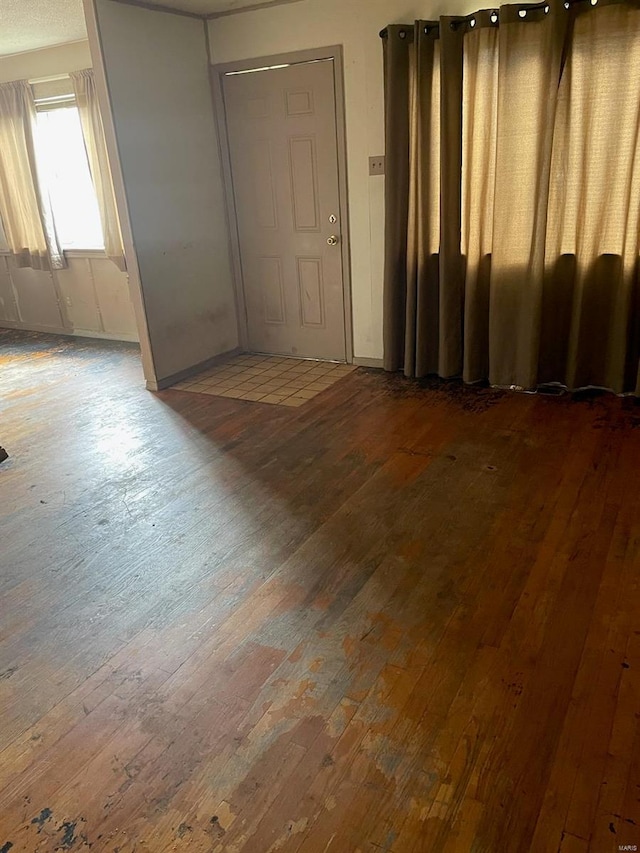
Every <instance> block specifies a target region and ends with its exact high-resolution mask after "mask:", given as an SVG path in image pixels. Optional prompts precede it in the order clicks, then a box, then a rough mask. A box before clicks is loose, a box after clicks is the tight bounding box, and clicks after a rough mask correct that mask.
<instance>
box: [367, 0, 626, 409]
mask: <svg viewBox="0 0 640 853" xmlns="http://www.w3.org/2000/svg"><path fill="white" fill-rule="evenodd" d="M382 35H383V45H384V76H385V126H386V157H387V169H386V192H385V206H386V219H385V222H386V224H385V273H384V275H385V283H384V348H385V354H384V355H385V360H384V363H385V368H386V369H387V370H398V369H403V370H404V373H405V374H406V375H407V376H415V377H421V376H425V375H427V374H439V375H440V376H443V377H452V376H462V378H463V379H464V380H465V381H466V382H477V381H481V380H488V381H489V382H491V384H493V385H498V386H506V387H510V386H515V387H518V388H527V389H532V388H536V387H537V386H539V385H540V384H547V383H560V384H562V385H566V386H568V387H570V388H576V387H585V386H596V387H603V388H609V389H611V390H613V391H616V392H618V393H622V392H634V393H636V394H638V393H640V272H639V267H640V263H639V256H640V0H596V3H595V4H594V3H593V2H588V0H578V2H575V0H574V2H572V3H566V2H554V0H549V2H547V3H543V4H536V5H509V6H502V7H500V8H499V9H488V10H484V11H480V12H478V13H476V14H473V15H468V16H464V17H443V18H440V19H439V20H438V21H416V22H415V24H414V25H412V26H404V25H395V26H390V27H388V28H387V29H386V30H385V31H383V33H382Z"/></svg>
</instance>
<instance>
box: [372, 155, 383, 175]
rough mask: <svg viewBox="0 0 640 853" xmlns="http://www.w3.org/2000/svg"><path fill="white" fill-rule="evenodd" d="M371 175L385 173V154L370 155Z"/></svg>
mask: <svg viewBox="0 0 640 853" xmlns="http://www.w3.org/2000/svg"><path fill="white" fill-rule="evenodd" d="M369 175H384V154H380V155H378V156H377V157H369Z"/></svg>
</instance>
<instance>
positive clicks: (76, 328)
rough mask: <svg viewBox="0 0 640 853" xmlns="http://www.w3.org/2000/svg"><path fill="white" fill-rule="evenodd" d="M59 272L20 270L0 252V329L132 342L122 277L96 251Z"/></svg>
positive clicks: (128, 303) (132, 321) (132, 323)
mask: <svg viewBox="0 0 640 853" xmlns="http://www.w3.org/2000/svg"><path fill="white" fill-rule="evenodd" d="M68 263H69V266H68V267H67V269H64V270H57V271H55V272H43V271H42V270H32V269H29V268H23V269H19V268H18V267H16V265H15V261H14V260H13V258H12V257H11V256H10V255H2V254H0V327H5V328H14V329H33V330H36V331H42V332H54V333H57V334H65V335H80V336H90V337H95V338H112V339H115V340H122V341H137V340H138V333H137V329H136V323H135V318H134V313H133V307H132V305H131V300H130V298H129V285H128V281H127V276H126V274H125V273H122V272H120V270H118V268H117V267H116V265H115V264H114V263H113V262H112V261H110V260H109V259H108V258H107V257H104V256H101V255H100V254H99V253H92V254H87V255H86V256H84V257H83V256H79V255H74V256H73V257H70V258H68Z"/></svg>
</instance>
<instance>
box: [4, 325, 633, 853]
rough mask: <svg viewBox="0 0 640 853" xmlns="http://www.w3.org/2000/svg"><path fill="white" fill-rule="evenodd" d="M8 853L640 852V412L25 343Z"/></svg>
mask: <svg viewBox="0 0 640 853" xmlns="http://www.w3.org/2000/svg"><path fill="white" fill-rule="evenodd" d="M0 385H1V388H2V419H1V422H0V444H2V445H3V446H4V447H6V449H7V451H8V452H9V454H10V458H9V459H8V460H7V461H6V462H4V463H2V465H0V564H1V567H2V575H1V578H0V608H1V633H0V701H1V710H2V722H1V726H0V851H1V853H9V851H11V853H26V852H27V851H28V853H33V851H37V853H48V852H49V851H51V853H52V852H53V851H61V850H62V851H67V850H71V851H86V850H89V849H91V851H92V853H98V851H105V852H106V851H108V853H134V851H135V853H165V851H186V853H223V852H224V851H226V853H274V852H275V851H283V853H294V851H295V853H380V851H392V853H432V851H433V853H512V851H513V853H520V851H540V853H547V851H549V853H584V851H598V853H600V851H604V853H608V851H612V853H613V851H618V850H621V849H622V850H624V849H627V850H631V849H635V848H634V847H633V845H640V729H639V725H638V724H639V719H640V572H639V569H640V505H639V501H638V492H639V485H638V484H639V476H638V475H639V468H640V407H638V406H637V405H635V404H634V402H633V401H631V400H621V399H618V398H615V397H610V396H606V397H599V398H594V399H592V398H588V397H587V398H584V399H576V398H571V397H568V396H567V397H561V398H552V397H543V396H537V397H535V396H527V395H513V394H507V393H502V392H498V391H492V390H488V389H485V390H478V389H470V388H463V387H461V386H459V385H458V384H456V383H439V384H438V383H424V384H423V386H422V387H421V386H420V385H417V384H413V383H410V382H407V381H406V380H404V379H403V378H402V377H400V376H387V375H384V374H382V373H379V372H376V371H367V370H362V369H360V370H357V371H355V372H354V373H352V374H350V375H349V376H347V377H345V378H344V379H342V380H341V381H340V382H338V383H337V384H336V385H335V386H333V387H331V388H329V389H328V390H327V391H324V392H323V393H322V394H320V395H319V396H318V397H316V398H314V399H312V400H310V401H309V402H307V403H305V405H303V406H301V407H300V408H298V409H284V408H281V407H277V406H267V405H261V404H260V403H253V402H247V401H240V400H232V399H221V398H214V397H211V396H205V395H196V394H191V393H184V392H180V391H172V390H168V391H164V392H162V393H158V394H151V393H149V392H147V391H145V390H144V389H143V383H142V372H141V369H140V366H139V362H138V355H137V352H136V349H135V347H133V346H130V345H119V344H113V345H112V344H106V343H95V342H89V341H86V342H83V341H70V340H68V339H64V338H54V337H47V336H43V335H35V334H26V333H16V332H6V331H2V330H0Z"/></svg>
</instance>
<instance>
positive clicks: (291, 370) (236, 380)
mask: <svg viewBox="0 0 640 853" xmlns="http://www.w3.org/2000/svg"><path fill="white" fill-rule="evenodd" d="M352 370H355V367H354V366H353V365H351V364H335V363H334V362H330V361H310V360H307V359H298V358H281V357H279V356H269V355H250V354H243V355H239V356H236V357H235V358H232V359H230V360H229V361H225V362H223V363H221V364H217V365H216V366H215V367H212V368H210V369H209V370H207V371H205V372H204V373H200V374H198V375H197V376H194V377H191V378H190V379H188V380H186V381H185V382H179V383H178V384H177V385H174V386H173V388H174V389H176V390H179V391H191V392H195V393H197V394H211V395H212V396H214V397H232V398H235V399H237V400H252V401H255V402H259V403H271V404H272V405H279V406H301V405H302V404H303V403H306V402H307V400H310V399H312V398H313V397H315V396H316V395H317V394H319V393H320V392H321V391H324V390H325V388H329V387H330V386H331V385H333V384H335V383H336V382H338V381H339V380H340V379H342V377H343V376H346V375H347V373H351V371H352Z"/></svg>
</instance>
